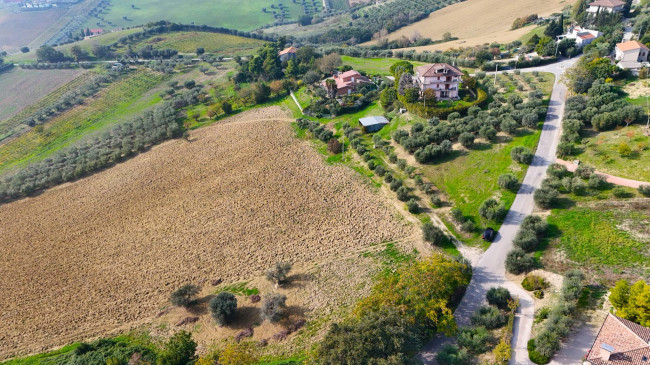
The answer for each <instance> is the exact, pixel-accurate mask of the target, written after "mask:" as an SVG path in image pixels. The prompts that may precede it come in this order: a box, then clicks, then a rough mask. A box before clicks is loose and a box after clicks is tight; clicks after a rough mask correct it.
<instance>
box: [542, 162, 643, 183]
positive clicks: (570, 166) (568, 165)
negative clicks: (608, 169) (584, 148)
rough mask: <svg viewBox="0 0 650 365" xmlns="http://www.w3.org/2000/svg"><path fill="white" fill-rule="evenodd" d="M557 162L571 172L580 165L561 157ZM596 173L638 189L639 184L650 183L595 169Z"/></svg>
mask: <svg viewBox="0 0 650 365" xmlns="http://www.w3.org/2000/svg"><path fill="white" fill-rule="evenodd" d="M555 162H556V163H559V164H562V165H564V166H566V168H567V170H569V171H571V172H574V171H575V170H576V169H577V168H578V165H576V164H574V163H573V162H569V161H564V160H562V159H559V158H558V159H556V160H555ZM595 173H596V174H598V175H601V176H603V177H604V178H605V180H607V182H608V183H610V184H614V185H621V186H627V187H630V188H635V189H638V188H639V186H641V185H650V182H646V181H638V180H631V179H626V178H624V177H618V176H614V175H609V174H606V173H604V172H600V171H595Z"/></svg>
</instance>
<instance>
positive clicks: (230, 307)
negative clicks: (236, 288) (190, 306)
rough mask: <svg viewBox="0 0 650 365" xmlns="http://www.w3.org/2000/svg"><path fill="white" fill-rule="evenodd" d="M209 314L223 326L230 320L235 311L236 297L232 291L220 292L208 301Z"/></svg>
mask: <svg viewBox="0 0 650 365" xmlns="http://www.w3.org/2000/svg"><path fill="white" fill-rule="evenodd" d="M209 307H210V314H212V318H214V320H215V321H216V322H217V324H218V325H219V326H223V325H225V324H226V323H228V322H230V320H232V318H233V316H234V315H235V312H236V311H237V298H235V296H234V295H233V294H232V293H228V292H221V293H219V294H217V296H215V297H214V298H212V299H210V303H209Z"/></svg>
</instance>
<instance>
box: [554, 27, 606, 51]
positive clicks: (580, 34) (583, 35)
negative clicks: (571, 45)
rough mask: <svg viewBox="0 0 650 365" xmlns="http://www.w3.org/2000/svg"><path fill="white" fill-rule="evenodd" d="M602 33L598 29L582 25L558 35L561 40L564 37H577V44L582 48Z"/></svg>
mask: <svg viewBox="0 0 650 365" xmlns="http://www.w3.org/2000/svg"><path fill="white" fill-rule="evenodd" d="M601 35H602V33H601V32H599V31H597V30H592V29H586V28H581V27H571V28H570V29H569V31H568V32H567V33H566V34H562V35H559V36H557V40H558V42H559V41H561V40H563V39H575V41H576V46H577V47H579V48H582V47H584V46H586V45H588V44H589V43H591V42H593V41H594V39H596V38H598V37H600V36H601Z"/></svg>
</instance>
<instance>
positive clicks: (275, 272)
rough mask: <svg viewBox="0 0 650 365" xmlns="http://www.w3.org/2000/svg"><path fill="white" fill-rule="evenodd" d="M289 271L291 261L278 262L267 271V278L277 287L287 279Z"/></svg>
mask: <svg viewBox="0 0 650 365" xmlns="http://www.w3.org/2000/svg"><path fill="white" fill-rule="evenodd" d="M289 271H291V263H289V262H278V263H276V264H275V266H273V267H272V268H270V269H268V270H267V271H266V279H267V280H268V281H271V282H273V283H274V284H275V287H276V288H277V287H278V285H280V284H281V283H283V282H284V281H285V280H287V275H288V274H289Z"/></svg>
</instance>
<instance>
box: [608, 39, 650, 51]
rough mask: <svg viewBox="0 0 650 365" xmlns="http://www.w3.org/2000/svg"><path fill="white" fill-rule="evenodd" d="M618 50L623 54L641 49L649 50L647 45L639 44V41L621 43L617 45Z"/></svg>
mask: <svg viewBox="0 0 650 365" xmlns="http://www.w3.org/2000/svg"><path fill="white" fill-rule="evenodd" d="M616 48H618V49H619V50H620V51H622V52H626V51H631V50H633V49H639V48H644V49H648V47H646V45H645V44H643V43H641V42H638V41H629V42H623V43H619V44H617V45H616Z"/></svg>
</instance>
